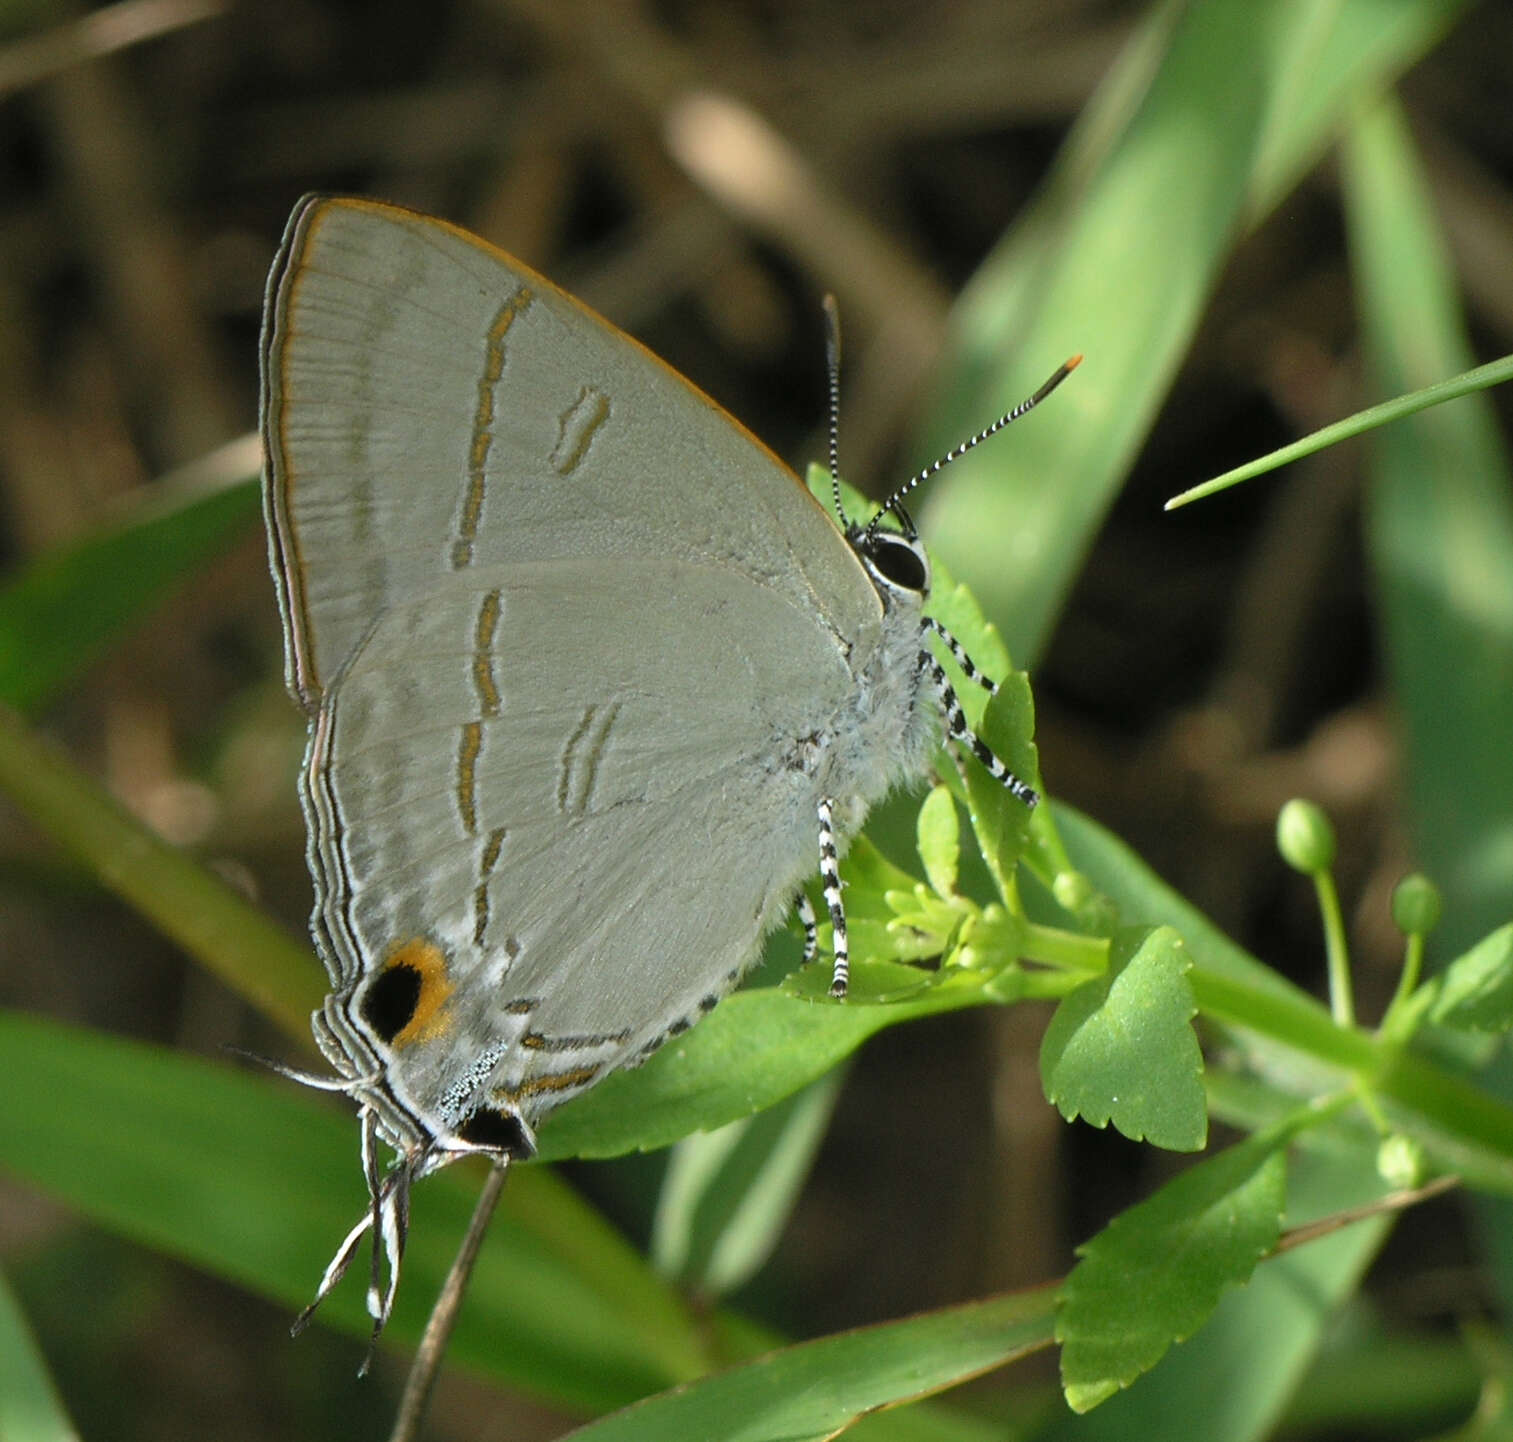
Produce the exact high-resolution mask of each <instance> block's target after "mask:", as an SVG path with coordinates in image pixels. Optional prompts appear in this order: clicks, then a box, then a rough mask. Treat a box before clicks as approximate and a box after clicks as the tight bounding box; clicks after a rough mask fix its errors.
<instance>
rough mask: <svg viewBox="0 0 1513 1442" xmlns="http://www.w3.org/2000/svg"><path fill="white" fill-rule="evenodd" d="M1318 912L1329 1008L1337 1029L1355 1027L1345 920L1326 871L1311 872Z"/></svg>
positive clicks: (1338, 899)
mask: <svg viewBox="0 0 1513 1442" xmlns="http://www.w3.org/2000/svg"><path fill="white" fill-rule="evenodd" d="M1313 884H1314V888H1315V890H1316V891H1317V892H1318V895H1319V912H1320V914H1321V915H1322V916H1323V918H1324V955H1325V958H1326V960H1327V961H1328V964H1329V1009H1330V1011H1331V1012H1332V1013H1333V1014H1334V1020H1335V1024H1336V1025H1337V1026H1347V1027H1348V1026H1354V1025H1355V992H1354V989H1353V988H1352V986H1351V984H1350V948H1349V945H1348V944H1347V942H1346V940H1345V919H1344V917H1343V916H1341V915H1340V898H1339V893H1338V892H1337V891H1336V890H1335V889H1334V877H1333V876H1332V875H1331V874H1330V873H1329V872H1328V871H1318V872H1315V873H1314V878H1313Z"/></svg>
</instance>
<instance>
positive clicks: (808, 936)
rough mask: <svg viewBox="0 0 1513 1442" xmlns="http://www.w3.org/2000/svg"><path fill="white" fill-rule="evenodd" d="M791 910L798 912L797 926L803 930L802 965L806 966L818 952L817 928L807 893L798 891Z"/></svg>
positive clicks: (812, 907)
mask: <svg viewBox="0 0 1513 1442" xmlns="http://www.w3.org/2000/svg"><path fill="white" fill-rule="evenodd" d="M793 909H794V910H795V911H796V912H798V915H799V925H800V926H802V927H803V928H804V965H805V966H808V965H809V963H810V962H811V961H813V960H814V958H815V957H816V956H818V955H819V952H820V933H819V927H818V926H816V925H815V921H814V906H813V903H811V902H810V900H809V893H808V892H807V891H800V892H799V894H798V895H797V896H795V897H794V898H793Z"/></svg>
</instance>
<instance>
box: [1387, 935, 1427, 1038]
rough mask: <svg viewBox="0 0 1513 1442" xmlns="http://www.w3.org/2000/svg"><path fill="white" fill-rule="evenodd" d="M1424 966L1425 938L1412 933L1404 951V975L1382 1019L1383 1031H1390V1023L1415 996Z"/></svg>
mask: <svg viewBox="0 0 1513 1442" xmlns="http://www.w3.org/2000/svg"><path fill="white" fill-rule="evenodd" d="M1423 966H1424V937H1423V934H1422V933H1421V932H1410V933H1409V935H1408V944H1407V946H1406V947H1404V949H1403V974H1402V975H1401V976H1400V977H1398V979H1397V990H1396V991H1395V992H1394V993H1393V996H1392V1001H1391V1002H1390V1003H1389V1004H1388V1007H1387V1015H1386V1016H1385V1017H1383V1019H1382V1030H1383V1031H1387V1030H1389V1029H1390V1023H1391V1021H1392V1019H1393V1017H1395V1016H1396V1015H1397V1014H1398V1013H1399V1012H1400V1011H1401V1010H1402V1009H1403V1007H1404V1006H1406V1005H1407V1004H1408V998H1409V997H1410V996H1412V995H1413V993H1414V990H1415V988H1417V986H1418V978H1419V973H1420V972H1421V971H1422V970H1423Z"/></svg>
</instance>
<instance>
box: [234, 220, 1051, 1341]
mask: <svg viewBox="0 0 1513 1442" xmlns="http://www.w3.org/2000/svg"><path fill="white" fill-rule="evenodd" d="M1076 360H1077V358H1074V359H1073V360H1072V361H1069V362H1068V363H1067V364H1066V365H1064V366H1063V367H1061V368H1060V369H1059V370H1058V371H1057V372H1056V373H1055V375H1053V376H1052V378H1051V379H1050V380H1049V381H1048V382H1047V383H1046V385H1045V386H1043V387H1042V388H1041V389H1040V391H1038V392H1037V393H1036V394H1035V396H1033V397H1031V399H1030V400H1029V401H1027V402H1025V403H1024V404H1023V405H1021V406H1020V407H1018V408H1016V410H1015V411H1012V412H1010V413H1009V415H1008V416H1005V417H1004V418H1003V419H1002V420H1000V421H999V422H997V423H995V424H994V425H993V426H991V427H989V428H988V430H987V431H984V432H983V433H982V435H983V436H986V435H988V434H990V433H991V432H992V431H994V430H997V429H998V428H999V426H1000V425H1002V424H1004V423H1006V422H1007V421H1008V420H1011V419H1013V417H1014V416H1016V415H1018V414H1021V413H1022V412H1023V411H1025V410H1027V409H1029V407H1030V406H1032V405H1034V404H1035V403H1036V402H1037V401H1039V400H1040V399H1041V398H1042V397H1043V396H1044V395H1045V394H1047V393H1048V392H1049V391H1050V390H1051V388H1052V387H1054V386H1055V385H1056V384H1058V383H1059V382H1060V381H1061V379H1062V378H1063V377H1064V376H1065V375H1066V374H1067V372H1068V371H1069V370H1070V369H1071V368H1072V366H1073V365H1075V364H1076ZM832 371H833V366H832ZM262 381H263V413H262V425H263V436H264V443H265V447H266V470H265V476H264V499H265V505H266V512H267V522H268V537H269V551H270V556H271V564H272V569H273V575H274V578H275V581H276V583H277V586H278V594H279V604H280V607H281V609H282V612H283V621H284V636H285V643H286V648H287V652H286V654H287V677H288V684H289V688H290V690H291V692H292V693H293V695H294V697H295V698H296V700H297V701H298V702H299V703H300V705H301V706H303V707H304V709H305V711H306V712H307V713H308V715H309V718H310V734H309V746H308V750H307V752H306V756H305V764H304V772H303V779H302V784H301V790H300V797H301V802H302V805H303V808H304V813H305V820H306V823H307V825H308V828H309V844H308V856H309V863H310V871H311V875H312V877H313V879H314V884H315V907H314V913H313V916H312V919H311V927H312V931H313V933H314V938H315V942H316V946H317V948H318V950H319V952H320V955H321V958H322V960H323V961H324V963H325V965H326V968H327V970H328V971H329V973H330V977H331V987H332V990H331V994H330V995H329V996H328V997H327V998H326V1001H325V1004H324V1005H323V1006H322V1008H321V1009H320V1010H319V1011H318V1012H316V1013H315V1016H314V1019H313V1025H314V1030H315V1037H316V1040H317V1042H318V1043H319V1045H320V1049H321V1051H322V1052H323V1053H324V1054H325V1056H326V1058H327V1060H328V1061H329V1062H330V1064H331V1065H332V1067H333V1068H334V1069H335V1071H336V1073H337V1076H336V1078H335V1079H333V1080H330V1081H316V1079H313V1078H304V1079H305V1080H310V1081H315V1084H318V1085H326V1086H329V1087H330V1088H331V1089H333V1090H338V1091H341V1092H344V1093H346V1094H347V1095H348V1096H350V1097H351V1098H352V1099H353V1100H354V1101H355V1102H356V1103H357V1107H358V1111H359V1114H360V1118H361V1142H362V1165H363V1172H364V1175H365V1177H366V1180H367V1185H368V1189H369V1193H370V1197H371V1206H370V1208H369V1210H368V1212H367V1213H366V1214H365V1215H364V1217H363V1219H362V1220H361V1221H360V1222H359V1223H358V1224H357V1225H356V1226H355V1227H354V1228H353V1230H352V1232H351V1233H350V1234H349V1235H348V1237H347V1239H346V1241H345V1242H344V1243H343V1244H342V1246H341V1248H340V1249H339V1250H338V1252H337V1254H336V1257H335V1258H334V1259H333V1261H332V1263H331V1265H330V1266H329V1267H328V1269H327V1271H326V1274H325V1276H324V1278H323V1279H322V1281H321V1283H320V1287H319V1291H318V1293H317V1296H316V1301H315V1303H312V1304H311V1305H312V1308H313V1307H314V1305H316V1304H317V1303H319V1301H320V1300H321V1299H322V1298H323V1297H324V1296H325V1295H326V1294H327V1293H328V1292H329V1291H330V1290H331V1288H332V1287H333V1286H334V1285H335V1284H336V1282H337V1281H338V1280H339V1278H340V1277H341V1275H342V1274H343V1272H344V1271H345V1270H346V1267H347V1265H348V1263H349V1262H350V1261H351V1259H352V1257H353V1255H354V1253H355V1251H356V1248H357V1246H358V1245H359V1243H360V1242H361V1240H362V1238H363V1236H364V1235H365V1234H366V1233H367V1232H368V1231H369V1230H371V1231H373V1232H374V1234H375V1237H376V1238H381V1240H382V1247H383V1253H384V1256H385V1259H386V1261H387V1271H388V1279H387V1285H384V1286H381V1285H380V1276H379V1264H378V1242H377V1241H375V1251H374V1266H373V1281H372V1284H371V1286H370V1288H369V1297H368V1306H369V1311H370V1312H371V1314H372V1316H373V1319H374V1324H375V1334H376V1331H377V1329H378V1328H380V1327H382V1325H383V1324H384V1322H385V1321H386V1320H387V1318H388V1316H389V1312H390V1309H391V1307H392V1304H393V1298H394V1290H395V1287H396V1285H397V1282H398V1273H399V1259H400V1254H401V1251H402V1248H403V1243H404V1233H405V1227H406V1220H407V1213H408V1198H409V1188H410V1186H411V1183H412V1182H413V1181H415V1180H416V1179H417V1178H419V1177H422V1176H425V1175H426V1174H427V1173H429V1172H433V1171H435V1170H436V1169H437V1168H439V1167H442V1166H445V1165H446V1164H447V1163H449V1162H452V1161H455V1160H456V1159H458V1158H459V1157H465V1156H469V1155H472V1154H477V1153H481V1154H483V1155H485V1156H488V1157H490V1158H492V1159H493V1160H494V1161H495V1162H496V1163H498V1164H499V1165H501V1166H502V1165H504V1164H506V1163H508V1162H509V1161H510V1160H511V1159H518V1158H523V1157H528V1156H530V1155H531V1153H532V1151H533V1149H534V1129H535V1128H536V1126H537V1125H538V1124H539V1122H540V1121H541V1119H542V1118H543V1117H544V1116H546V1114H547V1113H548V1112H549V1111H551V1109H552V1108H553V1107H556V1106H558V1105H559V1104H561V1103H562V1102H564V1101H566V1100H567V1099H568V1098H569V1097H572V1096H575V1095H576V1094H578V1093H579V1092H581V1091H583V1090H584V1089H585V1088H586V1087H589V1086H591V1085H592V1084H593V1083H594V1082H595V1081H596V1080H597V1079H598V1078H600V1077H602V1076H604V1075H605V1074H606V1073H608V1072H610V1071H612V1070H614V1069H615V1068H618V1067H625V1066H632V1065H634V1064H636V1063H637V1062H639V1061H641V1060H642V1059H644V1058H645V1057H647V1056H648V1055H650V1054H651V1053H652V1052H653V1051H655V1050H656V1048H657V1047H658V1046H659V1045H660V1044H661V1043H662V1042H663V1041H664V1040H665V1039H666V1038H667V1037H669V1036H671V1035H673V1034H675V1033H678V1032H680V1031H682V1030H684V1029H686V1028H687V1027H688V1026H689V1025H690V1024H691V1023H692V1022H693V1021H694V1020H696V1019H697V1018H698V1017H699V1016H701V1015H702V1014H703V1013H705V1012H707V1011H709V1009H710V1008H711V1007H713V1006H714V1005H715V1003H716V1002H717V1001H718V1000H719V998H720V997H721V996H722V995H724V994H725V993H726V992H728V991H729V990H730V988H731V987H733V986H734V985H735V984H736V982H737V981H738V980H739V979H740V977H741V975H742V973H743V972H744V971H745V970H746V969H747V968H748V967H749V966H750V965H751V963H752V962H753V961H754V960H755V958H756V957H757V955H758V952H759V950H760V947H761V943H762V940H763V938H764V937H765V935H766V934H767V933H768V932H769V931H770V930H771V929H772V928H773V927H775V926H776V925H777V924H778V923H779V922H780V921H782V919H783V918H784V917H785V916H786V914H787V913H788V912H789V910H790V909H791V908H792V907H794V906H795V905H797V906H798V907H799V909H800V916H801V918H802V919H803V921H804V925H805V932H806V936H807V947H806V951H807V953H808V954H809V955H810V956H812V955H813V954H814V951H815V945H816V931H815V924H814V916H813V912H812V910H811V908H810V907H809V905H808V902H807V900H806V899H805V898H804V895H803V892H802V891H801V890H800V885H801V883H802V882H803V880H804V879H805V878H806V877H808V876H810V875H812V874H813V872H814V870H815V867H816V863H817V865H818V869H819V873H820V876H821V879H822V882H823V894H824V897H825V902H826V905H827V907H828V910H829V914H830V920H831V923H832V930H833V933H834V952H835V964H834V973H833V976H834V980H833V984H832V988H831V989H832V991H833V992H834V993H835V994H836V995H837V996H839V995H842V994H844V992H845V989H846V981H847V943H846V922H845V912H844V909H843V907H842V904H841V884H840V877H839V872H838V866H837V858H838V856H839V855H840V854H841V853H842V852H843V851H844V849H845V845H846V841H847V839H848V838H850V837H851V836H853V835H854V834H855V833H856V831H857V829H858V828H859V827H860V826H861V823H862V820H863V818H864V817H865V816H866V814H867V810H868V808H869V807H870V806H871V805H872V804H873V803H874V802H876V801H877V800H879V799H880V798H881V797H882V796H883V795H884V794H885V793H886V792H887V791H888V790H889V789H890V788H891V787H892V786H894V785H895V784H897V783H899V782H904V781H908V780H911V779H914V778H918V777H920V776H922V775H923V774H924V773H925V772H926V771H927V770H928V766H929V762H930V758H931V757H932V755H933V754H934V753H935V751H936V749H937V747H938V746H939V744H940V741H941V738H942V734H944V735H945V736H947V737H949V738H951V739H952V740H954V741H957V742H960V743H962V744H963V745H965V746H966V747H967V748H969V749H970V750H971V752H972V753H973V754H974V755H975V756H976V757H977V759H978V760H979V761H981V763H982V764H983V765H984V766H985V767H987V769H988V770H989V771H990V772H991V773H992V774H993V775H995V776H996V777H998V778H999V780H1001V781H1002V782H1003V784H1004V785H1005V786H1006V787H1008V788H1009V789H1010V790H1011V791H1012V792H1013V793H1014V794H1015V795H1017V796H1018V797H1019V798H1020V799H1021V800H1022V801H1023V802H1024V803H1025V804H1026V805H1033V804H1034V801H1035V799H1036V798H1035V794H1034V792H1033V791H1032V790H1031V789H1030V788H1029V787H1028V786H1027V785H1025V784H1024V783H1023V782H1022V781H1020V780H1018V779H1017V778H1016V777H1014V776H1013V775H1012V774H1011V773H1010V772H1009V771H1008V770H1007V768H1005V767H1004V766H1003V764H1002V763H1001V762H1000V761H999V760H998V759H997V758H996V757H995V756H994V755H993V753H992V752H991V751H989V750H988V748H987V747H986V746H985V745H984V744H983V743H982V742H981V741H979V740H978V739H977V737H976V736H974V735H973V734H972V732H971V731H970V729H969V728H968V726H967V722H966V719H965V716H964V715H963V713H962V710H961V707H960V705H959V704H958V703H957V700H956V698H955V696H954V694H953V692H952V690H951V686H950V684H949V682H948V681H947V678H946V674H945V671H944V670H943V669H942V667H941V664H940V662H939V661H938V660H937V659H936V657H935V654H934V652H933V646H934V645H935V644H937V643H938V644H940V645H942V646H944V647H946V648H948V649H949V650H950V651H951V652H953V653H954V654H955V656H956V659H957V660H958V662H960V664H961V665H962V667H963V669H964V672H965V674H966V675H967V676H968V677H969V678H971V679H972V680H974V681H977V682H981V683H982V684H985V685H989V686H991V683H988V682H987V681H986V679H985V678H984V677H982V676H981V675H980V674H979V673H978V672H977V671H976V670H975V668H973V667H972V665H971V663H970V661H968V660H967V658H966V656H965V655H964V653H962V651H961V648H960V647H959V646H958V645H957V644H956V642H955V641H954V640H953V639H952V638H951V637H950V635H949V634H948V633H947V632H945V631H944V629H943V628H942V627H940V626H939V625H937V624H936V623H935V622H934V621H933V620H931V619H930V618H929V617H927V616H925V614H924V604H925V600H926V597H927V596H928V594H929V588H930V566H929V562H928V560H927V558H926V555H925V551H924V547H923V546H922V545H921V543H920V541H919V539H918V537H917V535H916V534H915V531H914V527H913V525H912V523H911V522H910V520H909V517H908V514H907V512H906V511H905V510H904V508H903V505H902V497H903V494H904V491H906V490H907V489H908V487H905V488H904V491H900V492H899V493H898V495H897V496H895V497H894V498H893V499H892V500H891V501H889V502H888V503H886V504H885V505H884V507H883V508H882V509H881V510H880V511H879V512H878V514H877V515H876V516H874V517H872V519H871V520H869V521H867V522H865V523H861V522H856V521H848V520H847V519H846V517H845V515H844V512H843V511H842V510H841V505H840V495H839V489H838V486H837V490H836V512H837V516H838V518H839V525H837V523H836V521H835V520H832V518H831V517H830V516H829V515H828V514H827V513H826V511H825V509H824V508H823V507H822V506H821V505H820V504H819V503H818V502H816V501H815V500H814V498H813V497H812V496H811V495H810V493H809V491H808V490H807V489H805V487H804V486H803V484H802V483H801V482H800V481H799V479H798V477H797V476H795V475H794V474H793V473H792V472H791V471H790V470H789V469H788V468H787V467H785V466H784V465H783V464H782V463H781V462H779V461H778V460H777V458H776V457H775V456H773V455H772V454H771V453H770V452H769V451H768V450H766V449H765V448H764V447H763V446H762V445H761V444H760V443H759V442H757V441H756V440H755V439H754V438H753V437H752V436H751V435H750V434H748V433H747V432H746V431H745V430H744V429H743V428H742V427H741V426H740V425H738V424H737V423H736V422H735V421H734V420H732V419H731V417H730V416H728V415H727V414H726V413H725V412H724V411H722V410H721V409H720V408H719V407H718V406H716V405H715V404H714V403H713V402H712V401H710V400H709V399H708V398H707V397H705V396H704V395H702V394H701V393H700V392H699V391H697V390H695V389H694V387H693V386H691V385H690V384H689V383H688V382H687V381H685V380H684V379H683V378H682V377H681V376H679V375H677V374H676V373H675V372H673V371H672V370H670V369H668V368H667V367H666V366H665V365H663V364H662V363H661V362H660V361H658V360H657V359H656V358H655V357H654V356H652V355H651V354H650V353H649V352H648V351H646V350H644V349H643V348H642V347H641V346H640V345H638V344H637V343H636V342H634V341H632V340H630V339H629V338H628V337H626V336H624V335H622V334H621V333H620V332H619V331H617V330H615V329H614V328H613V327H612V326H610V325H609V324H607V323H606V322H605V321H603V320H601V319H600V318H599V317H598V316H596V315H594V314H593V313H592V312H590V311H589V310H587V309H585V308H584V307H583V306H581V305H580V304H578V302H577V301H575V300H573V299H572V298H571V297H570V296H568V295H565V294H564V293H563V292H562V291H560V290H558V289H556V288H555V287H554V286H552V285H551V284H550V283H549V282H547V281H545V280H543V279H542V278H541V277H540V276H538V275H536V274H535V273H534V272H532V271H530V270H528V269H527V268H526V267H525V266H523V265H521V264H519V263H518V262H517V261H515V260H512V259H511V258H510V257H509V256H507V255H504V254H503V253H501V252H500V251H497V250H495V249H493V248H492V247H490V246H488V245H486V244H485V243H484V242H483V241H481V240H478V239H476V238H475V237H473V236H471V235H468V234H467V233H465V232H464V231H462V230H459V229H457V228H456V227H454V226H451V225H448V224H445V223H444V222H442V221H438V220H432V219H428V218H426V217H424V216H421V215H416V214H412V213H411V212H408V211H405V210H401V209H398V208H396V207H394V206H390V205H382V204H376V203H374V202H371V201H365V200H348V199H329V198H322V197H308V198H306V199H305V200H303V201H301V202H300V204H299V205H298V206H297V207H296V209H295V211H294V213H293V215H292V217H291V218H290V221H289V225H288V229H287V231H286V233H285V235H284V239H283V244H282V246H281V248H280V250H279V253H278V257H277V259H276V261H275V262H274V266H273V270H272V273H271V275H270V276H269V280H268V292H267V304H266V314H265V319H264V332H263V349H262ZM975 439H981V437H978V438H975ZM975 439H974V442H969V443H968V444H969V445H970V444H973V443H975ZM960 449H965V447H962V448H960ZM953 454H956V453H954V452H953ZM932 469H933V468H932ZM885 521H887V522H888V523H887V524H885ZM379 1143H383V1144H384V1145H385V1146H387V1147H388V1148H390V1149H391V1150H392V1151H393V1152H394V1154H395V1158H394V1160H393V1162H392V1164H391V1165H389V1166H388V1167H387V1169H385V1167H384V1166H383V1165H382V1163H381V1161H380V1159H379V1153H378V1148H379ZM306 1315H308V1310H307V1313H306Z"/></svg>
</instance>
